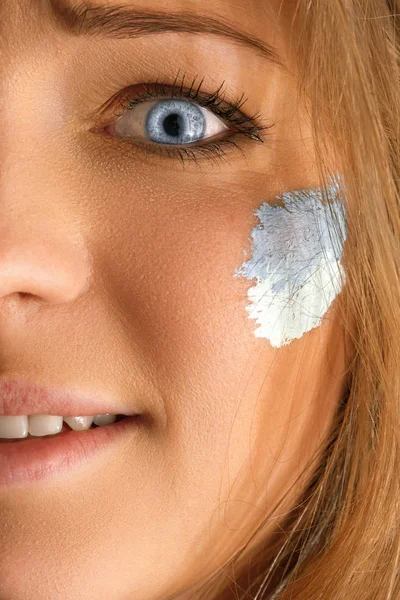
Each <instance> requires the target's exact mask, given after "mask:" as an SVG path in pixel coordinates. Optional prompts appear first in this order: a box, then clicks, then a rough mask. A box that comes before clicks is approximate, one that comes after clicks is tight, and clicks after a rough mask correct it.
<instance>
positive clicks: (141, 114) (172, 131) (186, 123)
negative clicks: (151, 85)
mask: <svg viewBox="0 0 400 600" xmlns="http://www.w3.org/2000/svg"><path fill="white" fill-rule="evenodd" d="M113 129H114V132H115V134H116V135H117V137H130V138H135V139H142V140H146V141H148V142H153V143H155V144H164V145H186V144H194V143H196V142H201V141H204V140H206V139H208V138H210V137H215V136H217V135H218V134H221V133H223V132H224V131H226V130H229V127H228V126H227V125H225V123H224V122H223V121H222V120H221V119H219V118H218V117H217V116H216V115H215V114H214V113H213V112H211V111H210V110H208V109H206V108H204V107H202V106H199V105H198V104H195V103H194V102H190V101H188V100H183V99H174V98H169V99H165V100H151V101H146V102H141V103H140V104H136V105H135V106H133V107H132V108H130V109H129V110H128V111H126V113H125V114H123V115H122V116H121V117H120V118H119V119H118V120H117V121H116V122H115V124H114V127H113Z"/></svg>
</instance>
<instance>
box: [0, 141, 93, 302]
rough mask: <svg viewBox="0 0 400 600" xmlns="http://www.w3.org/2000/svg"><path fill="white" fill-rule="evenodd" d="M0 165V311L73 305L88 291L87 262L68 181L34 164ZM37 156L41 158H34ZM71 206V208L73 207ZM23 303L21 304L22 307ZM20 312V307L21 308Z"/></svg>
mask: <svg viewBox="0 0 400 600" xmlns="http://www.w3.org/2000/svg"><path fill="white" fill-rule="evenodd" d="M4 152H5V149H4V147H3V149H2V155H3V161H2V165H1V164H0V310H1V303H2V302H4V300H5V298H6V297H7V298H8V297H11V296H13V300H16V299H17V298H18V299H19V298H21V296H22V295H24V296H26V295H29V296H32V297H34V299H35V301H36V302H37V301H38V300H40V301H41V302H42V303H43V302H44V303H54V304H62V303H65V302H72V301H73V300H75V299H76V298H77V297H78V296H80V295H81V294H82V293H83V291H84V290H85V289H86V288H87V285H88V274H89V260H88V252H87V246H86V245H85V243H84V239H83V236H82V233H81V227H82V224H81V225H80V224H79V223H80V221H82V219H81V220H80V221H79V220H78V218H77V216H76V214H75V213H76V212H77V211H76V206H75V210H74V207H73V206H71V202H68V201H67V198H68V197H69V196H71V190H70V189H69V187H68V177H66V176H65V173H63V174H62V175H60V174H59V173H58V174H57V166H56V165H55V164H54V162H53V163H51V162H49V161H43V160H40V159H38V158H37V159H36V160H33V161H30V163H29V165H28V162H27V161H26V160H24V159H22V160H21V155H20V158H19V159H18V158H17V156H16V154H15V153H14V152H13V153H12V156H11V153H10V154H8V156H7V157H6V156H5V154H4ZM36 156H37V157H39V156H40V152H38V153H37V155H36ZM72 204H73V203H72ZM26 301H27V298H25V299H24V304H23V305H24V306H27V304H26ZM21 306H22V305H21Z"/></svg>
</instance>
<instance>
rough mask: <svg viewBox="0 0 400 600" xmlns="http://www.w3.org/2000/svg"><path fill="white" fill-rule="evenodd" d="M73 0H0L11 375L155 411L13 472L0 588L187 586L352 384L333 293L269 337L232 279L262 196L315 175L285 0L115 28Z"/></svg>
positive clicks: (169, 591) (183, 590)
mask: <svg viewBox="0 0 400 600" xmlns="http://www.w3.org/2000/svg"><path fill="white" fill-rule="evenodd" d="M61 3H62V4H65V6H69V7H70V6H72V5H73V4H75V6H76V5H77V4H78V2H75V3H74V2H73V0H63V2H61V0H59V1H58V2H56V0H54V2H51V1H50V0H49V1H42V2H38V1H33V0H12V1H11V0H10V1H8V2H7V1H6V2H2V3H1V7H0V22H1V36H0V52H1V84H2V85H1V111H0V122H1V132H2V135H1V144H0V148H1V161H0V164H1V194H2V196H1V205H0V226H1V238H0V239H1V243H0V291H1V304H0V306H1V312H0V336H1V338H0V339H1V345H0V348H1V355H0V356H1V372H2V377H3V380H4V381H5V379H6V377H7V378H12V379H18V378H21V379H23V380H26V381H29V382H31V383H39V384H42V385H45V386H48V387H50V388H61V389H63V390H64V391H70V390H74V391H75V392H78V393H82V394H86V395H90V396H91V397H93V398H95V399H96V398H101V399H103V400H104V402H103V404H102V410H95V408H96V405H93V406H88V409H87V410H84V409H82V410H81V411H80V412H78V413H72V414H78V415H90V414H97V412H101V413H104V412H106V413H113V414H117V413H132V412H135V411H136V412H141V413H142V414H143V419H142V421H141V423H140V424H139V423H138V422H132V423H130V424H129V426H127V427H125V428H124V429H123V431H122V430H121V431H120V432H119V434H118V435H117V436H116V437H114V438H113V440H112V441H110V443H109V444H106V445H105V446H104V447H103V448H102V449H101V451H98V452H97V453H95V454H94V455H93V456H91V457H90V458H89V459H88V460H87V461H85V462H83V463H82V464H79V465H74V466H71V467H70V468H67V469H65V468H58V469H56V470H55V471H53V472H52V473H48V474H47V475H46V476H42V477H41V478H40V479H36V480H32V479H29V478H28V477H26V478H25V479H24V478H23V477H22V478H21V477H20V479H19V480H18V479H16V480H15V481H12V480H11V479H10V477H8V479H7V480H4V481H3V484H2V485H1V486H0V517H1V521H2V523H1V525H2V526H1V527H0V582H1V583H0V596H1V597H2V598H4V599H7V600H16V599H20V598H24V600H33V599H35V600H38V599H40V600H47V599H49V600H50V599H51V600H55V599H57V598H60V599H64V598H66V597H68V598H74V599H76V600H78V599H85V600H89V599H93V600H94V599H96V600H99V599H107V600H130V599H133V598H134V599H135V600H156V599H159V600H166V599H167V598H171V599H176V598H178V597H179V598H180V599H182V600H187V599H188V598H191V597H192V596H191V592H193V590H194V589H195V587H196V585H197V584H198V582H200V581H202V580H205V579H206V578H207V577H208V576H210V575H211V574H212V573H214V572H216V571H217V570H218V568H219V566H221V565H223V564H224V563H225V562H226V561H227V560H228V559H229V558H230V557H232V556H233V554H234V553H235V552H236V551H238V550H239V549H240V548H241V547H242V546H243V545H244V544H245V543H246V541H247V540H248V539H249V538H250V537H251V534H252V533H253V532H254V531H255V529H256V528H257V526H258V525H259V524H260V523H261V521H262V520H263V518H264V516H265V515H266V514H267V512H269V511H270V510H271V509H272V508H273V506H274V504H275V503H276V502H278V501H279V499H280V498H281V497H282V495H283V494H284V493H285V492H286V491H287V490H288V489H289V487H290V486H291V485H292V484H293V482H294V480H295V478H296V476H298V475H299V473H300V472H301V470H302V469H303V468H304V467H305V465H306V462H307V461H308V460H309V459H310V458H311V456H312V454H313V452H315V451H316V449H317V445H318V444H319V443H320V442H321V440H322V438H323V436H324V435H325V434H326V433H327V432H328V430H329V429H330V427H331V426H332V421H333V416H334V413H335V411H336V409H337V405H338V401H339V399H340V397H341V393H342V391H343V374H344V367H345V362H344V351H343V344H342V332H341V328H340V326H339V320H338V318H337V317H336V315H337V312H338V311H337V302H334V303H333V304H332V306H331V308H330V309H329V310H328V311H327V312H326V314H325V315H324V319H323V320H322V321H321V322H320V323H319V324H318V325H316V326H313V328H312V329H310V330H309V331H306V332H305V333H304V334H301V335H299V337H297V338H294V337H293V339H291V340H290V343H282V344H277V345H273V344H272V343H271V341H270V339H267V337H265V336H264V337H257V335H256V334H255V330H256V328H257V324H256V322H255V321H254V319H251V318H249V315H248V312H247V311H246V307H247V306H248V303H249V300H248V296H247V291H248V290H249V288H251V287H252V285H254V281H253V282H252V281H250V280H249V279H246V278H244V277H238V276H235V272H236V271H237V270H238V268H239V267H240V266H241V264H242V263H243V261H245V260H248V259H249V258H250V256H251V252H252V244H251V237H250V234H251V232H252V230H253V228H254V227H256V226H257V224H258V223H259V221H258V219H257V217H256V216H255V215H254V211H255V210H257V209H258V208H259V207H260V205H261V204H262V203H263V202H266V203H270V204H272V203H274V202H276V199H275V197H276V195H281V194H282V193H283V192H285V191H288V192H289V191H293V190H301V189H307V188H310V187H312V186H314V185H315V184H316V183H317V174H316V167H315V156H314V150H313V146H312V139H311V124H310V122H309V118H308V113H307V112H306V107H305V106H303V105H302V104H301V102H300V100H299V98H298V96H297V84H298V78H297V73H296V67H295V56H294V54H293V52H292V48H291V45H290V35H291V19H292V16H293V12H294V5H293V4H292V3H291V2H285V1H283V2H281V1H273V0H269V1H268V2H261V1H260V0H241V1H239V0H237V1H233V0H214V1H213V2H211V1H210V2H208V1H205V0H201V1H200V0H185V2H183V1H180V0H168V2H166V1H165V0H164V1H162V0H159V1H156V0H152V1H151V2H149V0H135V2H133V1H132V0H122V1H120V2H119V7H120V8H121V7H124V8H130V9H135V10H136V11H141V12H143V13H147V12H149V11H150V12H151V11H159V12H157V18H156V19H152V18H150V17H149V16H146V15H144V14H142V15H137V14H136V18H131V19H130V20H129V19H128V16H125V17H121V18H120V19H119V27H120V28H121V27H122V29H119V33H118V36H119V37H117V34H116V32H117V26H118V23H114V24H113V26H111V25H109V26H108V27H106V26H105V28H104V30H103V33H102V34H100V28H97V29H95V28H94V26H92V28H91V29H89V33H87V34H85V33H84V28H83V27H82V30H81V32H80V33H79V32H78V31H74V32H72V31H71V28H72V26H73V21H72V19H68V18H67V13H66V12H63V11H61V10H60V9H59V10H56V6H55V5H56V4H57V5H61ZM281 5H282V6H281ZM91 6H92V7H93V11H88V12H87V13H86V17H87V18H88V19H89V18H94V17H95V16H97V17H99V16H100V13H96V9H97V8H98V7H104V6H107V7H109V8H111V7H112V6H113V3H112V0H110V1H107V2H106V3H105V2H104V0H92V4H91ZM161 13H162V14H163V15H164V16H162V15H161ZM82 14H83V13H82ZM112 14H114V16H115V13H112V11H106V10H103V12H102V15H103V17H105V16H108V17H109V18H110V15H112ZM63 15H64V20H65V22H64V24H63V25H62V23H61V19H62V18H63ZM134 16H135V15H133V17H134ZM210 19H213V21H210ZM129 23H130V24H131V26H129ZM164 26H165V27H167V28H169V29H170V30H171V29H172V31H169V32H167V31H160V27H164ZM157 28H158V32H157V33H155V32H154V29H157ZM207 30H208V31H207ZM237 31H240V32H242V33H243V32H244V33H245V34H246V35H247V38H246V39H245V38H243V37H240V34H239V33H237ZM112 32H114V37H113V36H112V35H111V33H112ZM256 38H257V39H258V42H257V41H256ZM268 46H272V47H273V48H274V49H275V53H276V54H277V55H278V56H279V57H280V61H281V64H279V63H278V62H277V61H274V60H272V59H271V55H269V54H268ZM202 80H203V83H202V85H201V87H200V89H199V91H198V94H197V97H196V90H198V88H199V84H200V82H201V81H202ZM193 82H194V84H193ZM174 83H175V88H174V90H175V94H176V95H175V100H174V102H175V104H173V103H172V104H171V102H173V101H172V100H171V89H172V86H173V84H174ZM223 83H224V85H223V88H222V91H224V93H221V89H220V95H223V100H222V102H219V101H217V102H214V104H212V103H211V102H209V103H208V104H207V105H206V101H207V99H209V98H210V97H211V96H212V94H213V93H214V92H216V90H218V88H220V86H221V84H223ZM143 84H147V86H144V85H143ZM161 84H165V85H164V86H162V85H161ZM242 94H244V96H243V99H245V98H247V100H246V101H245V103H244V104H243V103H242V104H241V103H240V102H239V107H236V109H234V110H231V109H230V106H231V105H234V103H235V101H237V100H240V99H241V97H242ZM128 97H129V98H130V99H132V98H133V99H134V100H135V104H134V105H132V110H125V109H124V108H123V107H124V106H126V105H127V101H126V98H128ZM168 97H169V98H170V104H169V105H168V104H167V98H168ZM160 98H164V105H163V104H162V103H161V104H158V105H157V101H159V99H160ZM185 98H186V100H185ZM188 98H191V101H190V102H189V100H188ZM214 99H215V98H214ZM123 100H125V101H124V102H123V103H122V101H123ZM139 100H142V101H141V102H139ZM179 100H180V102H179ZM121 103H122V104H121ZM199 106H201V107H202V110H200V109H199V108H198V107H199ZM150 110H152V113H151V118H150V116H149V115H150ZM124 111H125V112H124ZM157 111H158V112H157ZM163 111H164V112H163ZM168 111H169V112H168ZM257 114H258V117H257V118H255V117H256V115H257ZM120 115H121V116H120ZM119 116H120V118H119ZM261 119H262V123H261ZM261 125H264V126H268V127H267V128H265V129H261ZM184 134H185V135H186V138H185V135H184ZM157 136H158V137H157ZM160 136H161V137H160ZM162 136H164V137H162ZM179 136H181V137H179ZM208 137H209V138H210V140H212V141H210V140H208V139H206V138H208ZM260 139H262V140H264V143H262V141H260ZM174 140H175V141H174ZM176 140H180V141H181V143H180V144H177V143H176ZM231 142H235V144H236V145H233V144H232V143H231ZM174 143H175V146H174ZM264 316H265V315H264ZM1 381H2V379H1V377H0V382H1ZM104 408H106V409H107V410H104ZM92 409H93V410H92ZM91 410H92V412H91ZM47 412H48V411H47ZM37 413H46V411H45V410H43V407H42V406H41V405H40V404H39V403H38V405H37V409H36V410H34V409H31V410H30V413H29V414H37ZM3 414H4V413H3ZM7 414H8V415H11V414H21V413H17V411H16V410H15V413H13V412H12V411H9V412H8V413H7ZM51 414H59V415H65V414H66V409H65V407H64V408H62V407H61V406H60V411H59V412H56V413H55V412H51ZM67 414H68V413H67ZM70 414H71V413H70ZM115 426H116V425H115V424H114V425H110V427H115ZM97 431H100V429H99V430H97V429H96V430H94V432H97ZM87 434H89V432H83V433H82V434H80V435H81V436H84V435H87ZM67 435H71V436H73V435H74V433H69V434H67ZM43 439H44V438H43ZM36 441H38V440H35V442H36ZM25 442H26V443H28V442H29V440H26V441H23V442H15V445H17V444H24V443H25ZM76 443H80V442H76ZM8 444H9V445H11V444H10V443H9V442H8ZM4 447H5V443H4V442H1V443H0V451H1V448H4ZM34 453H35V447H34V445H33V444H32V454H34ZM0 456H1V455H0ZM66 462H68V456H67V457H66ZM64 466H65V465H64ZM19 475H20V474H19ZM300 491H301V490H300V489H298V490H296V492H297V493H300ZM293 503H294V496H292V497H291V504H290V503H288V504H285V505H284V506H282V507H281V508H280V509H279V511H278V512H277V513H276V515H275V516H276V517H277V518H278V519H279V518H282V517H283V516H284V514H285V511H286V512H287V511H288V510H289V508H290V506H291V505H292V504H293ZM274 526H276V521H271V529H273V528H274Z"/></svg>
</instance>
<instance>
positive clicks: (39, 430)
mask: <svg viewBox="0 0 400 600" xmlns="http://www.w3.org/2000/svg"><path fill="white" fill-rule="evenodd" d="M28 428H29V434H30V435H36V436H42V435H53V434H55V433H59V432H60V431H61V429H62V428H63V418H62V417H58V416H53V415H29V416H28Z"/></svg>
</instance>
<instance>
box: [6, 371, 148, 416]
mask: <svg viewBox="0 0 400 600" xmlns="http://www.w3.org/2000/svg"><path fill="white" fill-rule="evenodd" d="M36 414H40V415H63V416H64V417H68V416H71V417H73V416H75V415H80V416H90V415H99V414H115V415H116V414H121V415H127V416H133V415H138V414H141V410H140V409H139V407H134V408H133V407H127V406H124V405H123V404H122V403H121V401H120V400H119V399H118V398H115V397H110V398H104V397H101V396H97V395H95V394H86V393H81V392H79V391H76V392H75V391H71V390H68V391H66V390H63V389H61V388H49V387H44V386H41V385H39V384H36V383H32V382H29V381H26V380H22V379H11V378H4V377H2V378H0V416H1V415H4V416H6V415H15V416H17V415H36Z"/></svg>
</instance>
